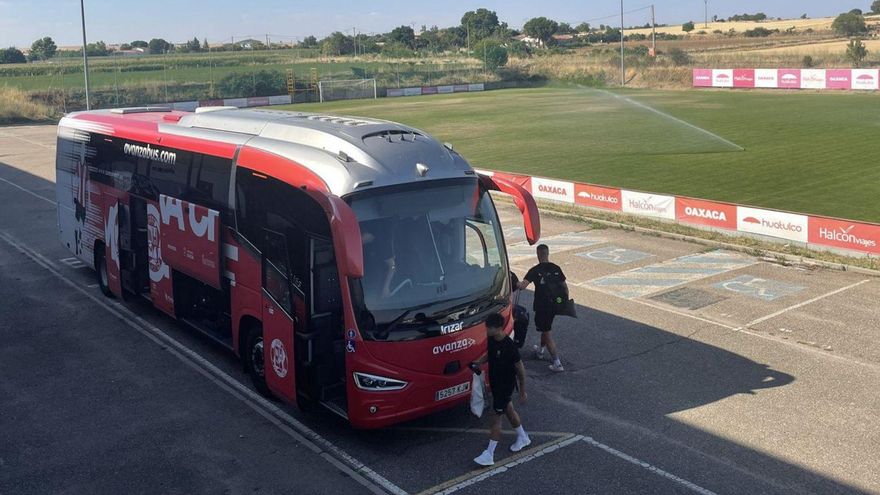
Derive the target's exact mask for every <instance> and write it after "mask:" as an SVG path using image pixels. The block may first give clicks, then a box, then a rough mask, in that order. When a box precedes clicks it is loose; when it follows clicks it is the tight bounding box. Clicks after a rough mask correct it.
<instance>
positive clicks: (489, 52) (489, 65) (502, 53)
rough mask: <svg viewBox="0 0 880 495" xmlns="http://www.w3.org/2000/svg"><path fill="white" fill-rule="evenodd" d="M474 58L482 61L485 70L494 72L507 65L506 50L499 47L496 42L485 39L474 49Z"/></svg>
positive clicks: (499, 44)
mask: <svg viewBox="0 0 880 495" xmlns="http://www.w3.org/2000/svg"><path fill="white" fill-rule="evenodd" d="M474 57H476V58H481V59H483V64H484V65H485V67H486V70H491V71H493V72H494V71H496V70H498V68H499V67H503V66H505V65H507V48H504V47H503V46H501V43H499V42H498V41H496V40H493V39H491V38H486V39H484V40H482V41H480V42H479V43H477V46H476V47H475V49H474Z"/></svg>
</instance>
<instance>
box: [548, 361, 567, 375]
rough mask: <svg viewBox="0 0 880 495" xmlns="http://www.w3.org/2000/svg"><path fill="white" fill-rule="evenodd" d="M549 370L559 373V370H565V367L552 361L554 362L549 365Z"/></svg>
mask: <svg viewBox="0 0 880 495" xmlns="http://www.w3.org/2000/svg"><path fill="white" fill-rule="evenodd" d="M550 371H553V372H555V373H561V372H563V371H565V368H563V367H562V365H561V364H560V365H559V366H556V364H555V363H554V364H551V365H550Z"/></svg>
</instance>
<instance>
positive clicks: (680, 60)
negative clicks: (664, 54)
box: [669, 48, 691, 67]
mask: <svg viewBox="0 0 880 495" xmlns="http://www.w3.org/2000/svg"><path fill="white" fill-rule="evenodd" d="M669 58H670V59H672V64H673V65H675V66H676V67H681V66H683V65H690V64H691V56H690V55H688V54H687V52H686V51H684V50H682V49H681V48H673V49H672V50H669Z"/></svg>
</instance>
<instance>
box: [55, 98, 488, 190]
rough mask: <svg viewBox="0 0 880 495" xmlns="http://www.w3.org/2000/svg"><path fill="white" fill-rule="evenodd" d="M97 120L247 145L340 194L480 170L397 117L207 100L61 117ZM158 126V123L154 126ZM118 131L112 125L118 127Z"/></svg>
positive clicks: (457, 176) (204, 139) (141, 129)
mask: <svg viewBox="0 0 880 495" xmlns="http://www.w3.org/2000/svg"><path fill="white" fill-rule="evenodd" d="M71 119H73V120H79V121H83V120H85V121H92V122H96V123H100V124H103V126H101V127H99V128H98V129H100V128H102V127H103V128H106V126H108V125H109V126H110V127H111V128H112V129H113V131H115V132H116V133H119V134H123V135H124V134H125V133H124V132H119V131H124V129H125V128H126V127H132V128H134V127H136V128H138V130H139V131H140V132H141V133H142V132H143V131H144V127H145V126H149V127H151V128H152V126H153V125H155V132H156V133H157V137H160V136H161V135H176V136H180V137H184V138H193V139H196V140H199V141H212V142H219V143H226V144H233V145H236V146H241V145H244V146H247V147H249V148H254V149H259V150H263V151H266V152H270V153H273V154H276V155H279V156H282V157H284V158H286V159H289V160H291V161H293V162H296V163H297V164H299V165H301V166H303V167H306V168H308V169H310V170H311V171H312V172H314V173H315V174H316V175H317V176H318V177H320V178H321V179H322V180H323V181H324V182H325V183H326V184H327V186H328V188H329V189H330V191H331V192H332V193H333V194H336V195H338V196H344V195H346V194H349V193H352V192H354V191H355V190H357V191H361V190H366V189H369V188H375V187H382V186H388V185H397V184H404V183H409V182H416V181H427V180H435V179H447V178H459V177H464V176H473V175H474V171H473V169H472V168H471V166H470V165H469V164H468V163H467V162H466V161H465V160H464V159H463V158H462V157H461V156H460V155H459V154H458V153H456V152H454V151H453V150H452V149H451V147H449V146H446V145H443V144H441V143H439V142H438V141H437V140H435V139H434V138H432V137H431V136H429V135H428V134H427V133H425V132H422V131H420V130H418V129H415V128H412V127H408V126H405V125H402V124H398V123H395V122H389V121H385V120H377V119H368V118H362V117H341V116H331V115H324V114H315V113H303V112H288V111H279V110H256V109H237V108H230V107H217V108H212V107H205V108H204V109H198V110H197V111H196V112H180V111H171V110H169V109H166V108H161V107H140V108H130V109H113V110H95V111H91V112H78V113H74V114H71V115H69V116H68V118H65V119H64V120H62V123H61V124H60V125H62V126H64V125H66V123H67V125H69V124H70V120H71ZM151 130H152V129H151ZM113 131H111V132H113Z"/></svg>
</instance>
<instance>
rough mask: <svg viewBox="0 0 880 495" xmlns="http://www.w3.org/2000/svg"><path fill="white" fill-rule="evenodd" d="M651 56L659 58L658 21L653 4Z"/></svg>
mask: <svg viewBox="0 0 880 495" xmlns="http://www.w3.org/2000/svg"><path fill="white" fill-rule="evenodd" d="M651 55H652V56H654V57H656V56H657V19H656V18H655V17H654V5H653V4H651Z"/></svg>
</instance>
